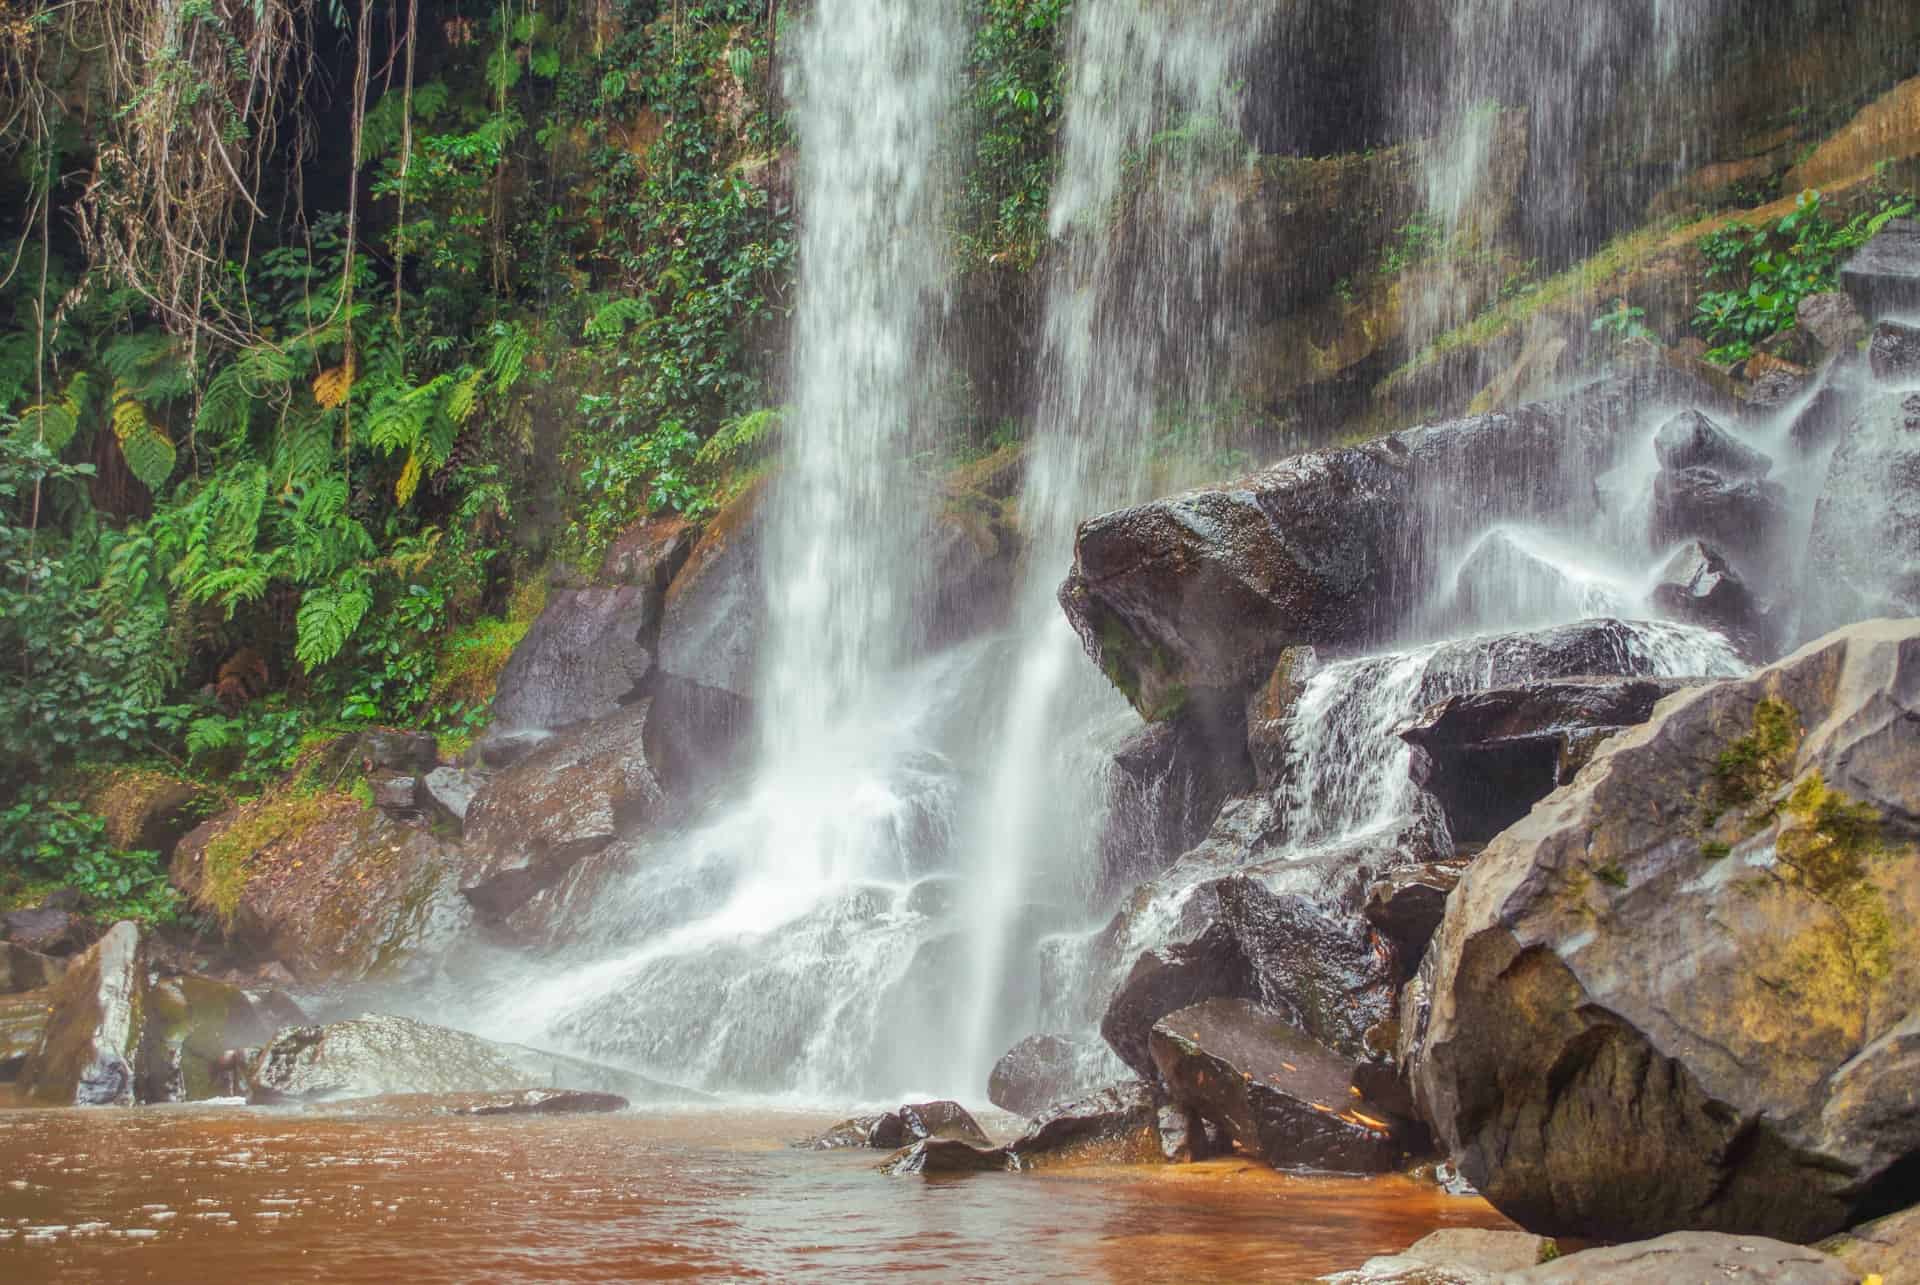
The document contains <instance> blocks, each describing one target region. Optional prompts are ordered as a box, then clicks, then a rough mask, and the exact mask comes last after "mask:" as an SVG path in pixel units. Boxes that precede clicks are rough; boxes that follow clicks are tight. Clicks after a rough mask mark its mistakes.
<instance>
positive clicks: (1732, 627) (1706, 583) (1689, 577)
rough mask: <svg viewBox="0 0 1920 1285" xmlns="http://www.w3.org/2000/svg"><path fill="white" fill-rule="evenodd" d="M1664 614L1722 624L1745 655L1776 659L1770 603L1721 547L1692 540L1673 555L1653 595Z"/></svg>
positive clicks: (1716, 626) (1709, 625) (1709, 626)
mask: <svg viewBox="0 0 1920 1285" xmlns="http://www.w3.org/2000/svg"><path fill="white" fill-rule="evenodd" d="M1648 601H1649V602H1651V603H1652V604H1653V607H1654V609H1655V610H1656V611H1658V612H1660V614H1661V615H1663V616H1666V617H1668V618H1670V619H1673V620H1684V621H1686V622H1687V623H1688V624H1692V625H1700V626H1702V627H1703V628H1707V629H1712V630H1716V631H1717V632H1719V633H1721V634H1723V635H1725V637H1726V638H1727V640H1728V641H1730V642H1732V643H1733V644H1734V646H1736V647H1738V648H1739V649H1740V651H1741V653H1742V654H1743V655H1746V656H1749V657H1754V658H1757V659H1762V660H1765V659H1771V658H1772V657H1771V655H1770V653H1771V652H1772V648H1773V636H1772V635H1773V633H1774V629H1773V622H1772V621H1771V620H1770V619H1769V618H1768V612H1767V608H1766V606H1765V604H1763V603H1761V602H1760V600H1759V599H1758V598H1756V597H1755V596H1754V594H1753V591H1752V590H1750V589H1748V588H1747V584H1746V581H1744V580H1742V579H1741V578H1740V575H1739V573H1738V572H1736V571H1735V570H1734V569H1733V567H1732V566H1731V565H1730V564H1729V563H1728V562H1727V560H1726V559H1725V558H1724V557H1722V556H1721V555H1720V552H1719V551H1718V550H1717V549H1714V548H1712V547H1711V546H1709V545H1705V544H1702V543H1700V542H1699V541H1698V540H1690V541H1688V542H1687V543H1686V544H1685V545H1683V546H1681V548H1680V549H1678V550H1677V551H1676V552H1675V553H1674V555H1673V556H1672V557H1671V558H1669V559H1668V560H1667V565H1666V566H1665V567H1664V568H1663V569H1662V570H1661V572H1660V582H1659V583H1658V584H1656V585H1655V586H1654V587H1653V592H1652V593H1651V594H1649V595H1648Z"/></svg>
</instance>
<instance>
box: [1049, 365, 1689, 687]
mask: <svg viewBox="0 0 1920 1285" xmlns="http://www.w3.org/2000/svg"><path fill="white" fill-rule="evenodd" d="M1701 392H1702V390H1701V389H1699V388H1698V387H1697V386H1696V385H1695V384H1694V383H1693V382H1692V381H1688V380H1683V379H1681V378H1680V377H1678V376H1675V375H1673V374H1672V373H1671V372H1662V373H1660V374H1658V375H1650V376H1636V377H1633V378H1630V379H1624V380H1613V381H1607V382H1604V383H1600V384H1596V385H1593V386H1591V387H1589V388H1587V389H1583V390H1582V391H1580V392H1579V393H1577V394H1575V395H1573V396H1571V397H1568V398H1565V399H1562V400H1560V401H1557V402H1553V403H1536V404H1530V405H1526V406H1521V407H1518V408H1516V409H1515V410H1513V411H1511V412H1501V413H1497V414H1491V415H1481V416H1476V417H1473V418H1469V419H1464V420H1458V421H1454V422H1450V423H1445V424H1438V425H1433V426H1429V427H1425V428H1418V429H1413V430H1410V431H1408V432H1405V433H1401V434H1397V435H1395V436H1392V437H1388V438H1384V439H1382V440H1381V441H1378V442H1372V443H1368V444H1367V445H1365V446H1359V447H1345V448H1339V449H1335V450H1326V451H1316V452H1313V453H1310V454H1307V455H1301V456H1297V457H1295V458H1293V459H1290V460H1287V461H1285V462H1283V463H1280V464H1277V465H1275V466H1274V467H1272V468H1269V469H1267V470H1265V471H1264V472H1260V473H1256V474H1253V475H1252V476H1250V477H1246V478H1243V479H1241V480H1239V481H1237V482H1235V483H1233V484H1231V485H1229V486H1224V487H1216V488H1212V489H1208V490H1201V491H1190V492H1187V493H1186V494H1184V495H1176V496H1172V497H1170V498H1167V499H1162V500H1156V501H1154V502H1153V503H1151V504H1145V505H1141V506H1139V507H1137V508H1131V509H1123V510H1121V511H1119V512H1116V513H1108V514H1104V515H1102V516H1100V517H1096V518H1092V519H1090V520H1088V521H1087V522H1084V523H1082V524H1081V526H1080V529H1079V533H1078V535H1077V538H1076V540H1075V543H1074V565H1073V569H1072V571H1071V572H1070V573H1069V575H1068V577H1067V580H1066V582H1065V583H1064V584H1063V585H1062V586H1061V589H1060V602H1061V606H1062V607H1063V609H1064V610H1065V611H1066V614H1067V617H1068V619H1069V620H1070V621H1071V622H1072V623H1073V626H1074V629H1075V630H1076V631H1077V632H1078V633H1079V635H1080V639H1081V641H1082V643H1083V644H1084V645H1085V647H1086V649H1087V652H1088V654H1089V655H1091V656H1092V657H1093V659H1094V660H1095V661H1096V662H1097V663H1098V664H1099V665H1100V667H1101V669H1102V670H1103V671H1104V672H1105V673H1106V674H1107V676H1108V678H1109V679H1110V680H1111V681H1112V682H1113V683H1114V685H1115V686H1116V687H1117V688H1119V690H1120V691H1121V692H1122V693H1123V694H1125V695H1126V697H1127V698H1128V700H1130V701H1131V702H1132V703H1133V705H1134V707H1135V708H1136V709H1137V710H1139V711H1140V713H1141V714H1142V716H1143V717H1145V718H1146V719H1147V720H1148V721H1150V722H1156V721H1159V720H1161V719H1164V718H1167V717H1170V716H1172V715H1173V714H1175V713H1178V712H1179V711H1180V710H1182V709H1184V708H1186V706H1187V704H1188V702H1189V701H1192V700H1194V699H1196V698H1204V697H1209V696H1212V697H1218V698H1220V699H1221V700H1222V701H1223V702H1241V703H1244V702H1245V700H1246V699H1247V697H1248V696H1249V694H1251V692H1252V691H1253V690H1254V689H1255V688H1256V687H1257V686H1258V685H1259V684H1261V683H1262V682H1265V681H1266V680H1267V679H1268V677H1269V676H1270V675H1271V674H1272V673H1273V668H1274V664H1275V662H1276V661H1277V660H1278V658H1279V656H1280V654H1281V653H1282V652H1283V651H1285V650H1286V649H1287V648H1288V647H1290V646H1296V645H1301V644H1307V645H1312V646H1325V647H1330V648H1335V649H1346V650H1351V649H1353V648H1356V647H1359V646H1362V645H1364V644H1366V643H1369V642H1372V641H1376V640H1378V639H1381V638H1383V637H1385V636H1387V635H1388V634H1390V633H1391V632H1392V631H1393V630H1394V629H1395V628H1396V627H1397V626H1399V625H1400V624H1401V623H1403V622H1404V620H1405V617H1406V614H1407V612H1408V611H1409V610H1410V609H1411V607H1412V606H1413V605H1414V604H1415V602H1416V601H1417V600H1418V598H1419V596H1420V594H1421V592H1422V591H1424V589H1425V587H1426V586H1427V584H1428V583H1430V581H1431V578H1432V575H1433V573H1434V566H1433V562H1434V560H1435V559H1437V558H1438V557H1440V556H1441V555H1442V553H1443V552H1444V551H1445V550H1446V549H1448V548H1457V547H1459V546H1460V545H1461V544H1463V543H1464V542H1465V540H1466V539H1467V538H1468V537H1469V536H1470V535H1471V534H1472V533H1474V532H1477V531H1481V530H1484V529H1485V528H1486V527H1487V526H1488V525H1489V524H1491V523H1496V522H1500V521H1503V520H1514V521H1527V520H1533V519H1539V518H1545V517H1552V518H1554V519H1555V520H1557V521H1565V520H1567V519H1568V518H1569V517H1571V516H1576V515H1579V514H1585V513H1590V512H1592V511H1594V509H1595V503H1596V502H1595V497H1594V493H1593V485H1592V479H1593V478H1594V477H1595V476H1596V475H1597V474H1598V473H1600V472H1602V471H1603V470H1604V468H1605V467H1606V466H1607V465H1608V464H1609V463H1610V461H1611V460H1612V459H1613V458H1614V455H1615V454H1616V453H1617V451H1618V450H1619V449H1620V443H1621V441H1622V438H1623V429H1624V428H1625V427H1626V426H1627V425H1629V424H1630V423H1632V422H1633V420H1634V418H1635V417H1636V416H1637V415H1639V414H1641V413H1643V412H1644V411H1645V410H1646V409H1647V408H1648V407H1650V406H1655V405H1677V404H1679V403H1681V402H1682V401H1687V400H1693V399H1695V398H1696V397H1697V395H1699V394H1700V393H1701Z"/></svg>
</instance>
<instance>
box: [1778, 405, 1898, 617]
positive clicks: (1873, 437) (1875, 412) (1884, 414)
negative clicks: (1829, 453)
mask: <svg viewBox="0 0 1920 1285" xmlns="http://www.w3.org/2000/svg"><path fill="white" fill-rule="evenodd" d="M1806 576H1807V579H1806V583H1805V585H1804V586H1803V587H1802V592H1801V603H1802V631H1801V632H1802V634H1803V635H1817V634H1819V633H1822V632H1824V631H1826V630H1829V629H1836V628H1839V627H1840V626H1842V625H1847V624H1851V623H1853V622H1854V621H1857V620H1865V619H1868V618H1870V617H1873V616H1910V615H1914V614H1920V393H1907V394H1900V393H1882V394H1881V395H1879V396H1877V397H1875V398H1873V399H1871V400H1870V401H1868V402H1867V404H1866V405H1865V406H1864V407H1863V408H1862V409H1861V411H1860V413H1859V415H1858V416H1857V417H1856V418H1855V419H1854V421H1853V423H1852V425H1851V426H1850V427H1849V428H1848V429H1847V433H1846V437H1845V438H1844V439H1843V440H1842V441H1841V443H1840V446H1839V448H1838V449H1837V450H1836V451H1835V452H1834V455H1833V461H1832V463H1831V465H1830V466H1829V467H1828V470H1827V478H1826V482H1825V484H1824V485H1823V486H1822V487H1821V490H1820V497H1819V499H1818V501H1817V502H1816V503H1815V506H1814V515H1813V528H1812V533H1811V535H1810V537H1809V539H1808V548H1807V564H1806Z"/></svg>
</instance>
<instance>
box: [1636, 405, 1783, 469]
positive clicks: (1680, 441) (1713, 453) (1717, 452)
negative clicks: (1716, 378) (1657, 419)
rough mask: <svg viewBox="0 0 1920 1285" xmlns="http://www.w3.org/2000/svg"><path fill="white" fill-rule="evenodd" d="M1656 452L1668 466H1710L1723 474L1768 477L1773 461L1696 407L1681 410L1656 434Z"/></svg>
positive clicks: (1676, 467)
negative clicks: (1735, 437) (1741, 441)
mask: <svg viewBox="0 0 1920 1285" xmlns="http://www.w3.org/2000/svg"><path fill="white" fill-rule="evenodd" d="M1653 449H1654V453H1655V454H1656V455H1658V456H1659V458H1660V467H1661V468H1665V469H1685V468H1708V469H1712V470H1714V471H1715V472H1717V473H1719V474H1720V475H1722V476H1723V477H1765V476H1766V475H1767V473H1768V472H1769V471H1770V470H1772V468H1773V461H1772V460H1771V459H1770V458H1768V457H1767V456H1766V455H1763V454H1761V453H1760V452H1759V451H1756V450H1754V449H1752V448H1751V447H1748V446H1743V445H1742V444H1741V443H1739V442H1738V441H1735V440H1734V438H1733V436H1732V435H1731V434H1729V433H1728V432H1727V430H1726V429H1724V428H1721V427H1720V426H1719V425H1718V424H1716V423H1714V422H1713V421H1712V420H1710V419H1708V418H1707V417H1706V416H1705V415H1702V414H1701V413H1700V412H1699V411H1697V410H1688V411H1681V412H1680V413H1679V414H1678V415H1675V416H1674V417H1673V418H1672V419H1670V420H1668V421H1667V422H1666V423H1665V424H1663V425H1661V426H1660V431H1659V432H1658V433H1656V434H1654V438H1653Z"/></svg>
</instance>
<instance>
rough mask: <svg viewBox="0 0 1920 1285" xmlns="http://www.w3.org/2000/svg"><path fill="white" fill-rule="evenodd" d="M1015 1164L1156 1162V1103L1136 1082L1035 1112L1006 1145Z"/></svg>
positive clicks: (1147, 1088) (1147, 1089)
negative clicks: (1023, 1130)
mask: <svg viewBox="0 0 1920 1285" xmlns="http://www.w3.org/2000/svg"><path fill="white" fill-rule="evenodd" d="M1007 1151H1008V1153H1009V1154H1011V1155H1012V1156H1013V1158H1014V1161H1015V1164H1016V1165H1017V1167H1019V1168H1022V1169H1034V1168H1042V1167H1045V1166H1047V1165H1053V1164H1073V1163H1081V1164H1086V1163H1104V1164H1145V1163H1150V1162H1154V1161H1158V1160H1160V1159H1161V1158H1162V1157H1161V1140H1160V1104H1159V1101H1158V1099H1157V1098H1156V1097H1155V1095H1154V1092H1153V1089H1152V1088H1151V1087H1150V1086H1149V1085H1147V1084H1145V1083H1144V1082H1141V1081H1138V1080H1136V1081H1133V1082H1132V1083H1128V1084H1116V1085H1113V1086H1111V1087H1109V1088H1105V1089H1101V1090H1099V1091H1098V1092H1096V1093H1091V1094H1088V1095H1087V1096H1086V1097H1083V1098H1080V1099H1078V1100H1077V1101H1073V1102H1063V1103H1060V1104H1058V1105H1056V1106H1054V1107H1052V1108H1051V1109H1049V1110H1047V1111H1045V1112H1043V1113H1042V1114H1040V1115H1038V1116H1036V1117H1035V1118H1034V1120H1033V1121H1032V1123H1030V1124H1029V1125H1028V1126H1027V1131H1026V1132H1025V1133H1023V1134H1021V1135H1020V1137H1019V1138H1018V1139H1017V1140H1016V1141H1015V1142H1014V1143H1012V1145H1010V1146H1009V1147H1008V1148H1007Z"/></svg>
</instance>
